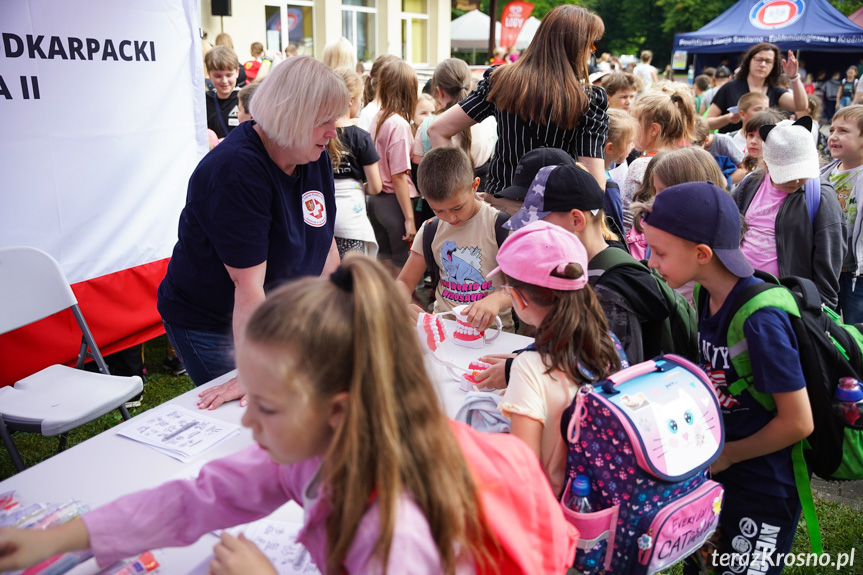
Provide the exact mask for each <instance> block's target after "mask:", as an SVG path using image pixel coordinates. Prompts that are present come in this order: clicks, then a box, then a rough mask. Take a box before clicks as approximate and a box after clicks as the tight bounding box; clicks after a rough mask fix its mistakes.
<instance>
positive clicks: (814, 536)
mask: <svg viewBox="0 0 863 575" xmlns="http://www.w3.org/2000/svg"><path fill="white" fill-rule="evenodd" d="M804 449H811V447H810V446H809V442H808V441H806V440H805V439H801V440H800V441H798V442H797V443H795V444H794V447H793V448H792V449H791V463H792V467H793V469H794V484H795V485H796V486H797V496H798V497H799V498H800V506H801V507H802V508H803V518H804V519H805V520H806V530H807V531H808V532H809V546H810V547H811V549H812V552H813V553H817V554H818V555H821V554H822V553H824V545H823V544H822V542H821V527H820V525H818V514H817V513H816V512H815V500H814V499H813V497H812V485H811V483H810V482H809V467H808V466H807V465H806V458H805V457H804V455H803V450H804Z"/></svg>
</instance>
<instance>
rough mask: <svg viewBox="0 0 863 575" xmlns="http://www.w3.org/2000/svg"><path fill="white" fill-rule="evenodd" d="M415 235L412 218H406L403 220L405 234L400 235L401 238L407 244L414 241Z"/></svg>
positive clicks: (415, 229)
mask: <svg viewBox="0 0 863 575" xmlns="http://www.w3.org/2000/svg"><path fill="white" fill-rule="evenodd" d="M416 235H417V228H416V226H415V225H414V219H413V218H408V219H406V220H405V235H403V236H402V239H403V240H404V241H406V242H407V243H409V244H412V243H413V242H414V237H415V236H416Z"/></svg>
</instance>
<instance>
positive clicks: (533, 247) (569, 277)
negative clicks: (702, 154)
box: [489, 221, 628, 497]
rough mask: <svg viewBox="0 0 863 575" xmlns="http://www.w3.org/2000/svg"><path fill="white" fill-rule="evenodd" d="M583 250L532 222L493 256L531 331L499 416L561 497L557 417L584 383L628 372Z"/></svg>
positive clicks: (562, 448) (562, 449)
mask: <svg viewBox="0 0 863 575" xmlns="http://www.w3.org/2000/svg"><path fill="white" fill-rule="evenodd" d="M587 262H588V259H587V252H586V251H585V249H584V246H583V245H582V243H581V241H579V239H578V238H577V237H576V236H574V235H573V234H571V233H569V232H567V231H566V230H564V229H563V228H561V227H559V226H555V225H553V224H549V223H547V222H544V221H537V222H534V223H531V224H529V225H527V226H525V227H523V228H521V229H519V230H518V231H516V232H514V233H513V234H511V235H510V236H509V237H508V238H507V239H506V241H505V242H503V245H501V247H500V251H498V254H497V263H498V267H497V268H495V269H494V270H493V271H492V272H491V273H489V276H493V275H494V274H496V273H498V272H500V273H502V274H503V280H504V285H503V286H502V287H503V289H504V290H505V291H506V293H507V294H508V295H509V297H510V298H511V299H512V305H513V309H515V311H516V312H517V313H518V317H519V318H520V319H521V320H523V321H524V322H525V323H528V324H530V325H532V326H535V327H536V339H535V341H534V343H533V344H532V345H530V346H529V347H528V348H527V349H526V350H525V351H523V352H522V353H520V354H519V355H518V357H516V358H515V361H514V362H513V364H512V370H511V372H510V378H509V385H508V387H507V389H506V392H505V394H504V396H503V399H502V401H501V402H500V404H499V406H498V408H499V409H500V411H501V412H502V413H503V414H504V415H506V416H507V417H509V418H510V419H511V420H512V428H511V430H512V434H513V435H515V436H517V437H520V438H521V439H522V440H524V441H525V443H527V444H528V446H530V448H531V449H533V450H534V451H535V452H536V455H537V457H539V461H540V463H541V464H542V467H543V470H545V474H546V476H547V477H548V480H549V483H551V487H552V489H553V490H554V492H555V494H556V495H557V496H558V497H559V496H560V495H561V492H562V491H563V483H564V472H565V467H566V444H565V443H564V441H563V437H562V436H561V434H560V418H561V414H562V413H563V410H564V409H566V408H567V407H568V406H569V405H570V404H571V403H572V400H573V398H574V397H575V392H576V391H578V388H579V387H580V386H581V384H583V383H588V382H595V381H598V380H601V379H605V378H606V377H608V376H609V375H611V374H612V373H614V372H616V371H618V370H619V369H621V368H622V367H626V366H628V362H627V361H626V355H625V354H624V353H623V347H622V346H621V345H620V342H619V341H618V340H617V338H616V337H615V336H614V334H613V333H611V332H610V331H609V330H608V323H607V321H606V319H605V314H604V313H603V311H602V308H601V307H600V305H599V302H598V301H597V299H596V295H595V294H594V293H593V288H591V287H590V286H589V285H588V283H587Z"/></svg>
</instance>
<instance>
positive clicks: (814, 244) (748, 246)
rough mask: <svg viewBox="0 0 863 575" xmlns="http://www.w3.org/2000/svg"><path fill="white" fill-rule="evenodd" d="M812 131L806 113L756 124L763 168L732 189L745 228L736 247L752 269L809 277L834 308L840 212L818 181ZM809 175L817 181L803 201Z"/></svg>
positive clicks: (828, 189) (840, 239)
mask: <svg viewBox="0 0 863 575" xmlns="http://www.w3.org/2000/svg"><path fill="white" fill-rule="evenodd" d="M811 129H812V118H810V117H809V116H804V117H803V118H801V119H799V120H797V121H796V122H794V123H792V122H791V121H790V120H783V121H782V122H779V123H778V124H776V125H765V126H761V127H760V128H759V130H758V131H759V133H760V135H761V139H762V140H763V143H762V155H763V158H764V163H765V164H766V166H767V170H766V171H756V172H753V173H752V174H750V175H749V176H748V177H747V178H746V179H744V180H743V181H742V182H741V183H740V185H739V186H738V187H737V189H736V190H735V191H734V199H735V201H736V203H737V206H738V208H739V209H740V213H741V215H743V216H744V218H745V220H746V225H747V228H748V229H747V231H746V232H745V233H744V235H743V241H742V243H741V245H740V249H741V251H742V252H743V254H744V255H745V256H746V259H748V260H749V262H750V263H751V264H752V267H754V268H755V269H758V270H761V271H765V272H768V273H771V274H773V275H774V276H780V277H781V276H800V277H805V278H807V279H810V280H812V281H813V282H815V285H816V286H817V287H818V292H819V293H820V295H821V300H822V301H823V302H824V303H825V304H827V305H828V306H830V307H831V308H834V309H835V308H836V307H837V305H838V304H839V296H838V292H839V271H840V269H841V267H842V260H843V258H844V257H845V249H846V248H845V244H846V240H845V226H844V216H843V213H842V209H841V208H840V207H839V202H838V201H837V200H836V193H835V192H834V191H833V188H832V186H831V185H830V184H829V183H827V182H823V181H821V180H820V179H819V173H820V170H819V166H818V151H817V150H816V149H815V142H813V141H812V135H811V132H810V130H811ZM810 179H811V180H814V181H815V184H816V185H815V188H814V189H813V190H812V191H811V192H810V194H809V195H810V196H812V197H810V198H809V199H807V192H806V187H807V183H806V182H807V180H810ZM809 186H810V187H811V186H812V184H809ZM810 210H815V213H814V214H812V213H811V212H810Z"/></svg>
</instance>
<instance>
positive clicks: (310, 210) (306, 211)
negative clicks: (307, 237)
mask: <svg viewBox="0 0 863 575" xmlns="http://www.w3.org/2000/svg"><path fill="white" fill-rule="evenodd" d="M303 221H304V222H306V223H307V224H309V225H310V226H312V227H313V228H319V227H321V226H323V225H324V224H326V223H327V208H326V207H325V206H324V195H323V194H322V193H321V192H318V191H316V190H312V191H310V192H306V193H305V194H303Z"/></svg>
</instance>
